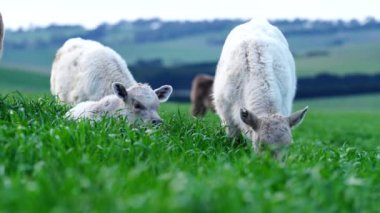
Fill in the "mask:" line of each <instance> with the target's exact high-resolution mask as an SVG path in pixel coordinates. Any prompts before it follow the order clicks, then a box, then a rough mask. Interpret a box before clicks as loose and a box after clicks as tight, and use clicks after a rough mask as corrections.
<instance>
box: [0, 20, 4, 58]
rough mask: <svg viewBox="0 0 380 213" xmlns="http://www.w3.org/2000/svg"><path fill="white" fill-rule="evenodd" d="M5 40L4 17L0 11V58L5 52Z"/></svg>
mask: <svg viewBox="0 0 380 213" xmlns="http://www.w3.org/2000/svg"><path fill="white" fill-rule="evenodd" d="M3 41H4V23H3V17H2V16H1V13H0V58H1V56H2V54H3V46H4V45H3Z"/></svg>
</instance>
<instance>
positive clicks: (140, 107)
mask: <svg viewBox="0 0 380 213" xmlns="http://www.w3.org/2000/svg"><path fill="white" fill-rule="evenodd" d="M133 107H134V108H135V109H138V110H142V109H144V108H145V107H144V106H143V105H142V104H140V103H135V104H134V105H133Z"/></svg>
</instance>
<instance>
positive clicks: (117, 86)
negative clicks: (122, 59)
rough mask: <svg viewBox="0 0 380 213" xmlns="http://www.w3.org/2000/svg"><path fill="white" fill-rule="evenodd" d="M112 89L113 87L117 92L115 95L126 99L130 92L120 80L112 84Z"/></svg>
mask: <svg viewBox="0 0 380 213" xmlns="http://www.w3.org/2000/svg"><path fill="white" fill-rule="evenodd" d="M112 89H113V92H114V93H115V95H116V96H117V97H119V98H121V99H123V100H124V101H126V100H127V98H128V92H127V90H126V89H125V87H124V86H123V84H121V83H119V82H115V83H113V84H112Z"/></svg>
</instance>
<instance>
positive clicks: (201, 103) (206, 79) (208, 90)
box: [191, 74, 215, 117]
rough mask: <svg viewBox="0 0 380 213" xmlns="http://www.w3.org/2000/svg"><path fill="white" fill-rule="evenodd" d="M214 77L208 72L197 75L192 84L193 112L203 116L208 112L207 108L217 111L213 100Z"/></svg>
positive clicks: (194, 114) (195, 114)
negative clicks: (207, 73)
mask: <svg viewBox="0 0 380 213" xmlns="http://www.w3.org/2000/svg"><path fill="white" fill-rule="evenodd" d="M213 83H214V77H212V76H210V75H206V74H198V75H197V76H195V78H194V79H193V82H192V86H191V105H192V109H191V114H192V115H193V116H197V117H202V116H204V115H205V114H206V111H207V109H209V110H211V111H215V108H214V104H213V102H212V85H213Z"/></svg>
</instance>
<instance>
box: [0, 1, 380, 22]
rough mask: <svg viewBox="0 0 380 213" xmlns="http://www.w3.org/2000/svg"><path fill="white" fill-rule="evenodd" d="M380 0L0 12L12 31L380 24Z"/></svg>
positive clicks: (43, 4) (6, 8) (48, 6)
mask: <svg viewBox="0 0 380 213" xmlns="http://www.w3.org/2000/svg"><path fill="white" fill-rule="evenodd" d="M379 8H380V0H286V1H284V0H260V1H258V0H188V1H182V0H133V1H132V0H103V1H100V0H1V2H0V12H1V13H2V15H3V20H4V23H5V26H6V27H7V28H11V29H17V28H19V27H24V28H25V27H30V26H47V25H49V24H52V23H56V24H81V25H83V26H85V27H87V28H94V27H96V26H97V25H99V24H100V23H104V22H107V23H116V22H118V21H120V20H135V19H138V18H161V19H163V20H205V19H207V20H211V19H216V18H219V19H220V18H243V19H248V18H253V17H260V18H268V19H279V18H281V19H283V18H286V19H294V18H308V19H327V20H332V19H343V20H350V19H352V18H356V19H360V20H364V19H365V18H366V17H369V16H372V17H375V18H376V19H380V9H379Z"/></svg>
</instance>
